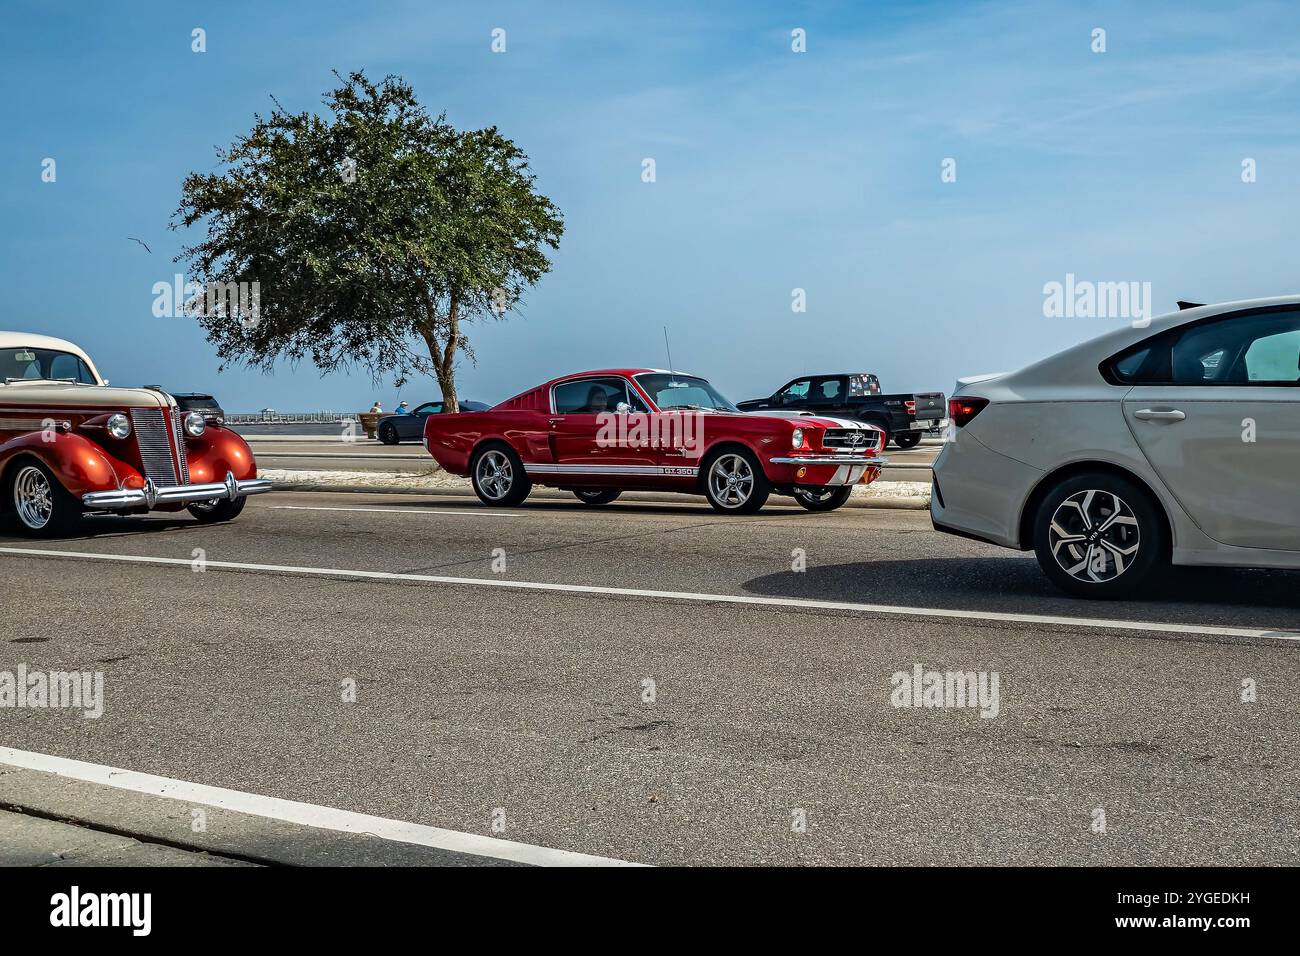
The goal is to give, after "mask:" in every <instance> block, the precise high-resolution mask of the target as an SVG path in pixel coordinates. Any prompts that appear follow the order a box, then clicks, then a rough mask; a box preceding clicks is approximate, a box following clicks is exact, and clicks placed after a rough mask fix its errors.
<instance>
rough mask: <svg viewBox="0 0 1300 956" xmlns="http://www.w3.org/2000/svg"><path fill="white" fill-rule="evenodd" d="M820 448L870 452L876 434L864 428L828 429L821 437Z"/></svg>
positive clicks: (874, 442)
mask: <svg viewBox="0 0 1300 956" xmlns="http://www.w3.org/2000/svg"><path fill="white" fill-rule="evenodd" d="M822 447H823V448H845V449H848V450H850V451H870V450H872V449H874V448H875V447H876V433H875V432H873V431H870V430H868V429H865V428H828V429H826V434H824V435H823V436H822Z"/></svg>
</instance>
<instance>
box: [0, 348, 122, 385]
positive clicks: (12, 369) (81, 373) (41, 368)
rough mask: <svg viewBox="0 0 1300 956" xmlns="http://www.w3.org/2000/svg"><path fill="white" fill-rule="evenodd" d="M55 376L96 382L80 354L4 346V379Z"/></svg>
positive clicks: (0, 353) (0, 369)
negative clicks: (78, 355)
mask: <svg viewBox="0 0 1300 956" xmlns="http://www.w3.org/2000/svg"><path fill="white" fill-rule="evenodd" d="M11 379H13V380H18V381H22V380H24V379H29V380H37V379H51V380H55V381H60V380H61V381H66V382H78V383H80V384H82V385H95V384H98V383H97V382H96V381H95V376H94V375H93V374H92V373H91V371H90V369H89V368H88V367H87V366H86V363H85V362H83V361H82V360H81V359H80V358H78V357H77V356H76V355H73V354H72V353H70V352H58V351H55V350H54V349H32V348H16V349H0V382H6V381H9V380H11Z"/></svg>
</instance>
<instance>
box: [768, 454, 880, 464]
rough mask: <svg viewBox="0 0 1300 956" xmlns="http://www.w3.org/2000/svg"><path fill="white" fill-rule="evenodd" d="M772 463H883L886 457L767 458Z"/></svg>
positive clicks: (820, 456) (824, 456)
mask: <svg viewBox="0 0 1300 956" xmlns="http://www.w3.org/2000/svg"><path fill="white" fill-rule="evenodd" d="M768 461H770V462H771V463H772V464H774V465H884V464H887V463H888V462H889V459H888V458H877V457H876V456H874V455H872V456H870V457H868V456H865V455H804V456H803V457H802V458H769V459H768Z"/></svg>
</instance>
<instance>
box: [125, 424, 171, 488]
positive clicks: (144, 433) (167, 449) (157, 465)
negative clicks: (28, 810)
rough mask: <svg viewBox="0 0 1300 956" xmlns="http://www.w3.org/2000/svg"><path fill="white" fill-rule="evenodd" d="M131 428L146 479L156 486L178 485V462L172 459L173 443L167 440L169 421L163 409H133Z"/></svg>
mask: <svg viewBox="0 0 1300 956" xmlns="http://www.w3.org/2000/svg"><path fill="white" fill-rule="evenodd" d="M131 427H132V429H133V430H134V431H135V441H136V445H137V446H139V448H140V461H141V462H142V463H143V464H144V475H145V477H146V478H149V479H152V481H153V483H154V484H155V485H160V486H163V487H172V486H173V485H176V484H177V481H176V462H175V460H174V459H173V458H172V446H171V442H169V441H168V440H167V420H166V418H164V417H163V413H162V409H161V408H133V409H131Z"/></svg>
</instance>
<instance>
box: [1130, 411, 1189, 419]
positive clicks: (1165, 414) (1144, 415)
mask: <svg viewBox="0 0 1300 956" xmlns="http://www.w3.org/2000/svg"><path fill="white" fill-rule="evenodd" d="M1133 417H1134V418H1136V419H1138V420H1139V421H1144V422H1181V421H1182V420H1183V419H1185V418H1186V417H1187V416H1186V415H1185V414H1183V413H1182V412H1180V411H1179V410H1178V409H1176V408H1170V409H1161V410H1160V411H1155V410H1154V409H1150V408H1140V409H1138V410H1137V411H1136V412H1134V413H1133Z"/></svg>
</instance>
